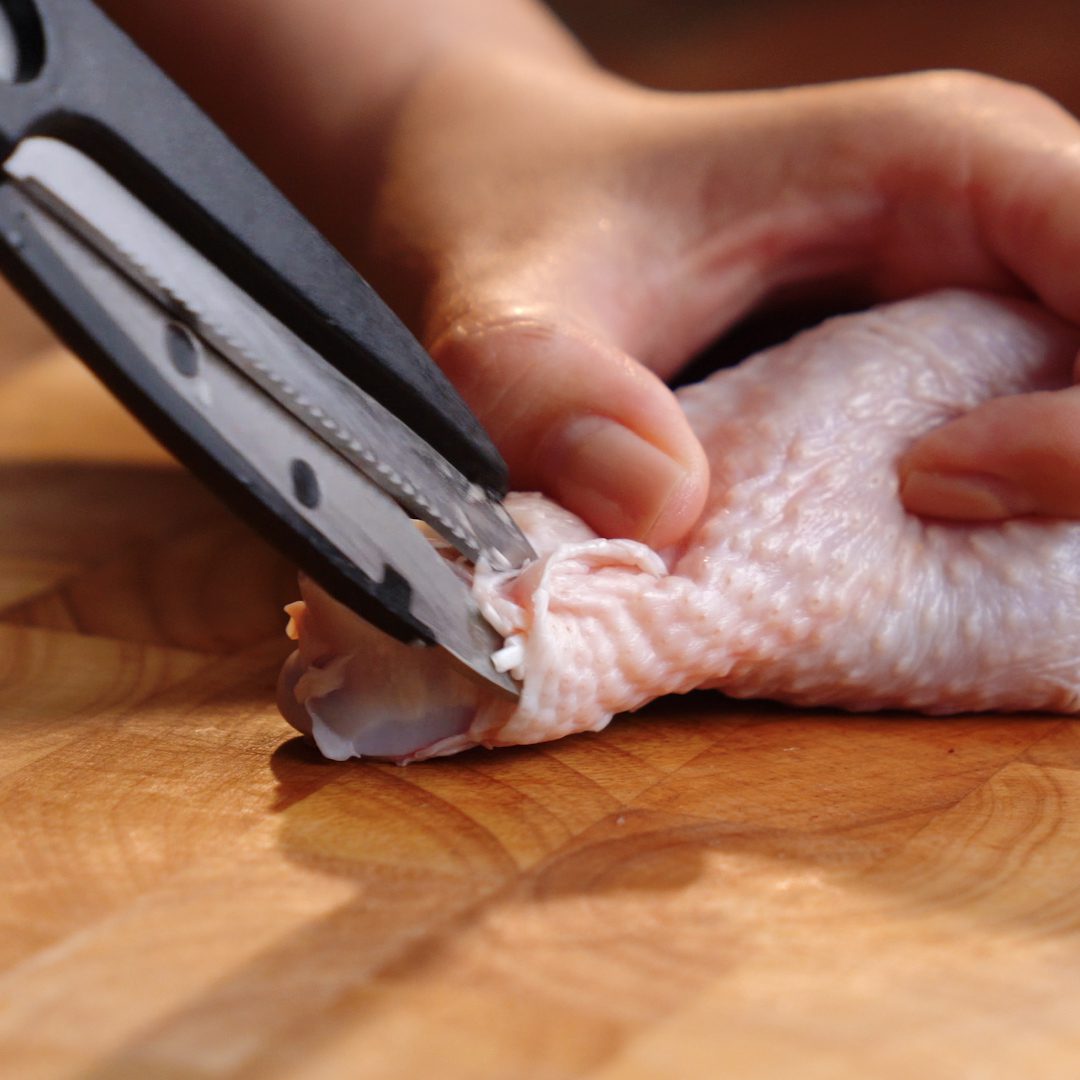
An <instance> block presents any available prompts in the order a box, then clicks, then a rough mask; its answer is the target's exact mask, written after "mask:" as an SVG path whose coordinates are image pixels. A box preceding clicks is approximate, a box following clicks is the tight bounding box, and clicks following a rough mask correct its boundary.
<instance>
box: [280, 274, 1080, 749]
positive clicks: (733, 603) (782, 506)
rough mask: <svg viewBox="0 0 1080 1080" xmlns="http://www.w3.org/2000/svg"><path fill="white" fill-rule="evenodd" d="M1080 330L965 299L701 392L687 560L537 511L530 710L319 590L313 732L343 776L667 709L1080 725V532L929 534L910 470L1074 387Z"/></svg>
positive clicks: (943, 528) (308, 701) (523, 648)
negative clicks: (926, 454)
mask: <svg viewBox="0 0 1080 1080" xmlns="http://www.w3.org/2000/svg"><path fill="white" fill-rule="evenodd" d="M1078 347H1080V332H1078V331H1076V330H1074V329H1073V328H1071V327H1067V326H1065V325H1064V324H1063V323H1061V322H1059V321H1058V320H1056V319H1054V318H1052V317H1051V316H1049V315H1047V314H1046V313H1044V312H1042V311H1040V310H1039V309H1037V308H1035V307H1033V306H1031V305H1028V304H1024V303H1021V302H1016V301H1006V300H1002V299H999V298H992V297H989V296H982V295H976V294H971V293H962V292H943V293H938V294H935V295H932V296H927V297H923V298H920V299H916V300H909V301H905V302H903V303H898V304H893V305H891V306H887V307H881V308H877V309H875V310H873V311H870V312H867V313H864V314H860V315H855V316H848V317H845V318H840V319H835V320H832V321H830V322H828V323H825V324H824V325H823V326H821V327H819V328H817V329H815V330H812V331H809V332H807V333H804V334H802V335H800V336H799V337H797V338H796V339H794V340H793V341H791V342H789V343H788V344H786V345H783V346H781V347H779V348H775V349H772V350H770V351H768V352H765V353H762V354H760V355H759V356H757V357H755V358H753V359H751V360H749V361H747V362H746V363H744V364H742V365H741V366H740V367H738V368H736V369H734V370H728V371H721V372H719V373H718V374H716V375H714V376H713V377H712V378H710V379H709V380H707V381H706V382H704V383H702V384H700V385H698V386H695V387H691V388H688V389H686V390H683V391H681V392H680V400H681V402H682V405H683V407H684V409H685V410H686V413H687V415H688V417H689V418H690V421H691V423H692V424H693V426H694V429H695V431H696V432H697V434H698V435H699V436H700V438H701V440H702V442H703V444H704V446H705V449H706V451H707V453H708V455H709V459H710V461H711V462H712V470H713V472H712V484H711V492H710V496H709V501H708V504H707V507H706V510H705V513H704V515H703V517H702V519H701V521H700V522H699V523H698V525H697V527H696V528H695V530H694V531H693V533H692V535H691V536H690V538H689V539H688V540H687V541H686V542H685V543H684V544H683V545H681V546H680V547H679V548H678V549H677V550H670V551H665V552H659V553H658V552H655V551H652V550H650V549H649V548H647V547H645V546H643V545H642V544H639V543H634V542H631V541H626V540H601V539H597V538H596V537H595V536H594V534H593V533H592V532H591V531H590V530H589V529H588V528H587V527H586V526H585V525H583V524H582V522H581V521H579V520H578V519H577V518H575V517H573V516H572V515H570V514H569V513H567V512H566V511H564V510H562V509H561V508H559V507H557V506H555V505H554V504H552V503H551V502H549V501H547V500H545V499H543V498H541V497H540V496H536V495H524V496H514V497H512V498H511V500H510V501H509V503H508V505H509V507H510V508H511V510H512V512H513V513H514V514H515V516H516V517H517V518H518V520H519V522H520V523H521V525H522V527H523V528H524V529H525V531H526V532H527V533H528V535H529V536H530V538H531V539H532V541H533V544H534V546H535V547H536V549H537V551H538V552H539V553H540V559H539V561H537V562H536V563H534V564H532V565H530V566H529V567H527V568H526V569H525V570H524V571H521V572H518V573H505V572H502V573H500V572H496V571H493V570H492V569H490V568H488V567H483V566H481V567H479V568H478V569H477V572H476V575H475V581H474V586H473V588H474V593H475V596H476V598H477V600H478V601H479V603H480V604H481V608H482V610H483V611H484V612H485V614H486V616H487V617H488V619H489V621H491V622H492V624H493V625H494V626H495V627H496V629H497V630H498V631H499V632H500V633H501V634H502V635H503V636H504V638H505V639H506V647H505V648H504V649H503V651H502V652H501V653H500V654H498V660H499V662H500V663H501V664H502V665H503V666H504V667H506V668H510V669H512V670H513V671H514V673H515V675H517V676H518V677H519V678H520V679H521V680H522V681H523V689H522V694H521V700H520V702H519V703H517V705H516V706H515V705H513V704H509V703H507V702H505V701H503V700H502V699H500V698H497V697H495V696H493V695H490V694H488V693H487V692H486V691H485V690H484V689H483V688H481V687H480V686H479V685H477V684H475V683H473V682H471V681H469V680H468V679H467V678H465V677H463V676H461V675H459V674H458V673H457V672H456V671H455V670H453V669H452V668H451V667H450V666H449V664H448V663H447V662H445V661H444V659H443V657H442V655H441V654H440V653H439V652H437V651H434V650H416V649H410V648H408V647H406V646H402V645H398V644H397V643H396V642H393V641H390V640H389V639H387V638H384V637H383V636H382V635H381V634H379V633H378V632H377V631H374V630H372V629H371V628H370V627H368V626H367V624H365V623H363V622H361V621H360V620H359V619H357V618H356V617H355V616H352V615H351V614H349V613H348V612H347V611H345V609H343V608H341V607H340V606H339V605H337V604H336V603H334V601H332V600H330V599H329V598H328V597H327V596H326V595H325V594H323V593H321V592H320V591H319V590H318V589H317V588H315V587H314V586H313V585H312V584H311V583H308V582H305V583H303V593H304V597H305V603H301V604H298V605H294V606H293V608H292V612H293V616H294V619H293V628H294V634H298V636H299V650H298V652H297V653H296V654H294V656H293V658H292V659H291V660H290V661H289V663H288V664H287V666H286V669H285V671H284V672H283V675H282V683H281V704H282V709H283V711H284V713H285V715H286V717H287V718H289V719H290V720H291V721H292V722H293V723H295V724H296V725H297V726H298V727H300V728H301V729H302V730H307V731H310V732H311V733H312V734H313V736H314V738H315V740H316V742H317V743H318V745H319V747H320V748H321V749H322V751H323V752H324V753H325V754H327V755H328V756H330V757H333V758H345V757H349V756H353V755H361V754H373V755H376V756H380V757H389V758H393V759H395V760H401V761H406V760H415V759H420V758H425V757H433V756H438V755H442V754H448V753H454V752H456V751H458V750H462V749H465V748H467V747H470V746H474V745H478V744H479V745H483V746H502V745H508V744H514V743H533V742H541V741H544V740H547V739H556V738H560V737H561V736H563V735H568V734H570V733H572V732H576V731H586V730H592V731H595V730H599V729H600V728H603V727H604V726H605V725H606V724H607V723H608V721H609V720H610V719H611V717H612V716H613V715H614V714H615V713H618V712H623V711H626V710H632V709H636V708H638V707H640V706H641V705H643V704H645V703H646V702H648V701H650V700H652V699H653V698H655V697H658V696H659V695H661V694H667V693H682V692H684V691H687V690H691V689H694V688H696V687H715V688H717V689H720V690H723V691H724V692H725V693H727V694H730V695H735V696H739V697H767V698H773V699H778V700H781V701H787V702H793V703H797V704H802V705H833V706H842V707H844V708H848V709H859V710H862V709H884V708H900V709H917V710H920V711H924V712H929V713H946V712H956V711H966V710H985V709H1015V710H1030V709H1045V710H1055V711H1075V710H1077V709H1078V708H1080V525H1077V524H1072V523H1066V522H1060V521H1050V520H1036V519H1031V520H1023V521H1011V522H1007V523H1004V524H997V525H985V524H979V525H958V524H948V523H942V522H933V521H923V520H920V519H918V518H916V517H913V516H911V515H909V514H907V513H906V512H905V511H904V509H903V507H902V506H901V504H900V502H899V499H898V495H897V472H896V464H897V461H898V459H899V458H900V456H901V455H902V454H903V452H904V451H905V450H906V449H907V448H908V447H909V446H910V445H911V444H912V442H913V441H914V440H915V439H916V438H917V437H918V436H919V435H921V434H923V433H924V432H927V431H929V430H931V429H932V428H934V427H936V426H938V425H940V424H941V423H943V422H944V421H946V420H948V419H950V418H952V417H954V416H956V415H958V414H960V413H962V412H964V411H966V410H969V409H971V408H972V407H973V406H975V405H977V404H978V403H980V402H982V401H985V400H987V399H989V398H992V397H996V396H1000V395H1003V394H1013V393H1018V392H1021V391H1028V390H1036V389H1052V388H1058V387H1062V386H1065V385H1067V384H1068V383H1069V382H1070V381H1071V373H1072V365H1073V361H1074V358H1075V356H1076V352H1077V349H1078Z"/></svg>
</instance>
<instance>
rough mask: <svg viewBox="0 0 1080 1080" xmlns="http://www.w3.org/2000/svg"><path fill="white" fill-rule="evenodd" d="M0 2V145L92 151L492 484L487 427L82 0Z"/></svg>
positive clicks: (493, 487) (249, 288)
mask: <svg viewBox="0 0 1080 1080" xmlns="http://www.w3.org/2000/svg"><path fill="white" fill-rule="evenodd" d="M223 2H227V0H223ZM0 13H2V14H3V15H4V16H6V18H7V21H8V23H9V24H10V28H11V36H12V38H13V39H14V42H15V45H16V53H17V55H16V59H15V62H14V64H12V65H10V66H11V69H12V73H13V75H14V79H13V80H12V81H10V82H9V85H0V149H2V150H3V151H4V156H6V155H7V153H9V152H10V151H11V150H12V149H13V148H14V146H15V145H16V144H17V143H18V142H19V140H20V139H22V138H24V137H26V136H28V135H34V134H37V135H51V136H53V137H54V138H59V139H62V140H64V141H66V142H68V143H70V144H71V145H73V146H76V147H77V148H78V149H80V150H82V151H83V152H84V153H86V154H88V155H89V156H90V157H92V158H94V159H95V160H96V161H97V162H98V163H99V164H101V165H103V166H104V167H105V168H106V169H108V170H109V172H111V173H112V175H113V176H114V177H115V178H116V179H117V180H119V181H120V182H121V183H122V184H123V185H124V186H125V187H127V188H128V189H129V190H130V191H131V192H132V194H134V195H135V196H136V197H138V198H139V199H140V200H142V201H143V202H144V203H145V204H146V205H147V206H148V207H149V208H150V209H152V210H153V211H154V212H155V213H156V214H157V215H158V216H159V217H160V218H162V219H163V220H164V221H166V222H167V223H168V224H169V225H170V226H171V227H172V228H173V229H175V230H176V231H177V232H178V233H179V234H180V235H182V236H183V237H184V238H185V239H186V240H187V241H188V242H189V243H191V244H192V245H193V246H194V247H195V248H197V249H198V250H199V251H200V252H201V253H202V254H203V255H204V256H205V257H206V258H208V259H209V260H211V261H212V262H213V263H215V264H216V265H217V266H218V267H219V268H220V269H221V270H222V271H224V273H226V274H227V275H228V276H229V277H230V278H232V279H233V280H234V281H235V282H236V283H237V284H238V285H239V286H240V287H241V288H243V289H244V290H245V291H246V292H248V293H249V294H250V295H251V296H252V297H253V298H254V299H255V300H257V301H258V302H259V303H260V304H262V305H263V306H264V307H266V308H267V309H268V310H270V311H272V312H273V313H274V314H275V315H276V316H277V317H278V318H279V319H280V320H281V321H282V322H284V323H285V324H286V326H288V327H289V329H290V330H292V331H293V332H294V333H295V334H296V335H297V336H299V337H300V338H302V339H303V340H305V341H306V342H307V343H308V344H309V345H310V346H311V347H312V348H314V349H315V350H316V351H318V352H319V353H321V354H322V355H323V356H324V357H325V358H326V359H327V360H328V361H330V362H331V363H332V364H334V365H335V366H336V367H337V368H338V369H339V370H340V371H342V373H343V374H345V375H346V376H348V377H349V378H350V379H351V380H353V381H354V382H355V383H356V384H357V385H359V386H361V387H362V388H363V389H364V390H366V391H367V392H368V393H369V394H371V395H372V396H373V397H375V398H377V399H378V400H379V401H380V402H381V403H382V404H383V405H385V406H386V407H387V408H388V409H390V410H391V411H392V412H394V413H395V414H396V415H397V416H398V417H399V418H401V419H402V420H403V421H405V422H406V423H407V424H409V426H410V427H412V428H413V430H414V431H416V433H417V434H418V435H420V436H421V437H422V438H423V439H425V440H426V441H427V442H428V443H429V444H430V445H432V446H433V447H435V448H436V449H437V450H439V452H440V453H442V454H443V456H445V457H446V458H447V459H449V460H450V461H451V462H452V463H453V464H454V465H455V466H456V467H457V468H458V469H460V470H461V472H463V473H464V474H465V475H466V476H468V477H469V478H470V479H471V480H472V481H474V482H475V483H478V484H480V485H481V486H483V487H484V488H486V489H488V490H489V491H492V492H495V493H497V494H500V495H501V494H503V493H504V492H505V491H506V486H507V475H506V465H505V463H504V462H503V460H502V458H501V457H500V455H499V453H498V451H497V450H496V449H495V447H494V445H493V444H492V443H491V440H490V439H489V438H488V436H487V433H486V432H485V431H484V430H483V428H482V427H481V426H480V424H479V422H478V421H477V420H476V418H475V417H474V416H473V415H472V413H471V412H470V411H469V409H468V408H467V407H466V405H465V404H464V402H463V401H462V400H461V398H460V397H459V396H458V394H457V392H456V391H455V390H454V389H453V387H452V386H451V385H450V383H449V382H448V381H447V379H446V378H445V376H443V374H442V373H441V372H440V371H439V370H438V368H437V367H436V366H435V365H434V363H433V362H432V361H431V359H430V357H428V355H427V353H426V352H425V351H424V350H423V349H422V348H421V347H420V345H419V344H418V343H417V341H416V340H415V338H413V336H412V335H411V334H410V333H409V331H408V330H407V329H406V328H405V327H404V325H403V324H402V323H401V322H400V320H399V319H398V318H397V317H396V316H395V315H394V314H393V313H392V312H391V311H390V309H389V308H387V307H386V305H385V304H384V303H383V302H382V300H381V299H380V298H379V297H378V295H377V294H376V293H375V291H374V290H373V289H372V288H371V287H370V286H369V285H368V284H367V283H366V282H365V281H364V280H363V278H361V277H360V276H359V275H358V274H357V273H356V271H355V270H354V269H353V268H352V267H351V266H350V265H349V264H348V263H347V262H346V261H345V259H344V258H343V257H342V256H341V255H340V254H339V253H338V252H337V251H336V250H335V249H334V248H333V247H332V246H331V245H330V244H329V242H328V241H327V240H326V239H325V238H323V237H322V236H321V234H320V233H318V231H317V230H316V229H315V228H314V227H313V226H312V225H311V224H310V223H309V222H308V221H307V219H306V218H304V217H303V215H301V214H300V212H299V211H297V210H296V209H295V208H294V207H293V206H292V204H291V203H289V202H288V200H287V199H285V197H284V196H283V195H282V194H281V193H280V192H279V191H278V190H277V189H276V188H275V187H274V186H273V185H272V184H271V183H270V182H269V181H268V180H267V179H266V177H264V176H263V174H262V173H261V172H259V170H258V169H256V168H255V166H254V165H252V164H251V162H250V161H248V159H247V158H246V157H245V156H244V155H243V154H242V153H241V152H240V151H239V150H238V149H237V148H236V147H235V146H234V145H233V144H232V143H231V142H230V141H229V140H228V139H227V138H226V136H225V135H224V134H223V133H222V132H221V131H220V129H218V128H217V126H216V125H215V124H214V123H213V122H212V121H210V120H209V119H208V118H207V117H206V115H205V114H204V113H202V112H201V110H199V108H198V107H197V106H196V105H195V104H194V103H193V102H192V101H191V100H190V99H189V98H188V97H187V96H186V95H185V94H184V93H183V92H182V91H181V90H180V89H179V88H177V87H176V85H175V84H174V83H172V82H171V81H170V80H169V79H168V78H167V77H166V76H165V75H164V73H162V72H161V71H160V69H158V68H157V66H156V65H155V64H153V62H152V61H150V60H149V59H148V58H147V57H146V56H145V55H144V54H143V53H142V52H141V51H140V50H139V48H138V47H137V46H136V45H135V44H134V43H133V42H132V41H131V40H130V38H128V37H127V36H126V35H125V34H124V33H123V32H122V31H121V30H120V29H119V28H117V27H116V26H115V25H114V24H113V23H112V22H111V21H110V20H109V19H108V18H107V16H106V15H105V14H104V13H103V12H102V11H101V10H100V9H99V8H98V7H97V6H96V5H95V4H94V3H92V2H90V0H0ZM9 254H10V253H9ZM16 257H17V255H16ZM30 299H31V301H34V299H35V298H34V297H33V296H31V297H30Z"/></svg>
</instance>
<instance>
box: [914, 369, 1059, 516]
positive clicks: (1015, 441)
mask: <svg viewBox="0 0 1080 1080" xmlns="http://www.w3.org/2000/svg"><path fill="white" fill-rule="evenodd" d="M900 485H901V486H900V495H901V499H902V500H903V503H904V505H905V507H907V509H908V510H910V511H911V512H912V513H915V514H920V515H923V516H926V517H944V518H953V519H959V520H967V521H994V520H1000V519H1003V518H1010V517H1021V516H1024V515H1028V514H1036V515H1040V516H1047V517H1063V518H1080V387H1070V388H1069V389H1068V390H1059V391H1056V392H1042V393H1035V394H1019V395H1016V396H1014V397H1003V398H995V399H994V400H993V401H988V402H987V403H986V404H984V405H981V406H980V407H979V408H977V409H974V410H972V411H971V412H970V413H968V414H966V415H965V416H962V417H960V418H959V419H957V420H954V421H952V422H951V423H949V424H946V425H945V426H944V427H941V428H938V429H937V430H936V431H933V432H931V433H930V434H929V435H927V436H926V437H925V438H924V439H922V440H921V441H920V442H918V443H917V444H916V445H915V446H914V447H913V448H912V450H911V451H910V452H909V453H908V455H907V456H906V457H905V458H904V460H903V461H902V462H901V463H900Z"/></svg>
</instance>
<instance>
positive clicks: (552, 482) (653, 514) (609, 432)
mask: <svg viewBox="0 0 1080 1080" xmlns="http://www.w3.org/2000/svg"><path fill="white" fill-rule="evenodd" d="M655 434H659V433H653V432H650V435H655ZM663 434H668V433H667V432H663ZM675 449H676V453H675V454H673V453H672V452H671V450H670V449H668V448H664V449H661V447H660V446H658V445H656V441H655V439H654V438H651V437H646V436H645V435H643V434H639V433H638V432H637V431H635V430H633V429H632V428H630V427H629V426H627V425H626V424H624V423H621V422H620V421H619V420H616V419H614V418H611V417H606V416H596V415H589V414H586V415H574V416H570V417H568V418H567V419H565V420H563V421H562V422H561V423H560V424H559V425H558V426H557V427H556V428H555V429H554V430H552V431H551V432H550V433H549V435H548V436H547V437H546V438H545V439H544V441H543V442H542V444H541V445H540V446H539V447H538V448H537V454H536V459H537V475H538V477H539V479H540V483H541V485H542V487H543V488H544V489H545V490H546V491H548V493H549V494H551V495H553V496H554V497H555V498H556V499H557V500H558V501H559V502H560V503H562V504H563V506H565V507H566V508H567V509H568V510H572V511H573V512H574V513H576V514H578V515H579V516H580V517H582V518H584V519H585V520H586V521H587V522H588V523H589V524H590V525H591V526H592V527H593V528H594V529H596V530H597V532H599V533H600V534H601V535H603V536H610V537H627V538H630V539H634V540H642V541H644V542H645V543H648V544H650V545H651V546H653V547H665V546H667V545H668V544H671V543H674V542H676V541H677V540H679V539H681V538H682V537H683V536H684V535H685V534H686V532H687V531H688V530H689V529H690V527H691V526H692V525H693V523H694V521H696V520H697V518H698V516H699V515H700V513H701V509H702V505H703V503H704V500H705V494H706V489H707V485H708V465H707V462H706V461H705V456H704V453H703V451H701V448H700V446H699V445H698V444H697V441H696V440H694V439H692V437H691V441H690V442H689V445H687V446H685V447H683V446H678V447H676V448H675ZM680 451H681V452H680Z"/></svg>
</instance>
